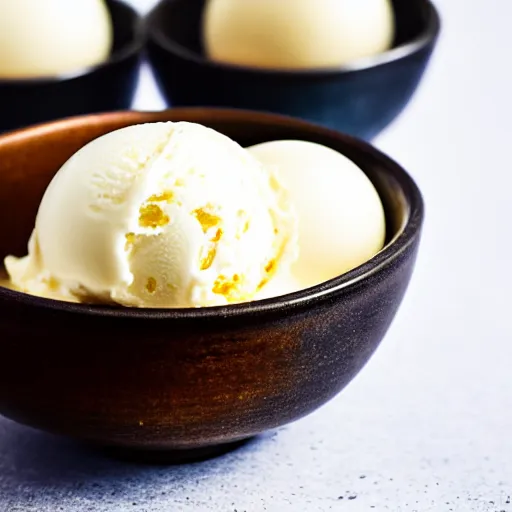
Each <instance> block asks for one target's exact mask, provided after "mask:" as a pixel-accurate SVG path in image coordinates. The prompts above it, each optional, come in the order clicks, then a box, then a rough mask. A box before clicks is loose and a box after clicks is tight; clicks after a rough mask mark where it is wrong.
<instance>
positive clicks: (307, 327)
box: [0, 109, 423, 450]
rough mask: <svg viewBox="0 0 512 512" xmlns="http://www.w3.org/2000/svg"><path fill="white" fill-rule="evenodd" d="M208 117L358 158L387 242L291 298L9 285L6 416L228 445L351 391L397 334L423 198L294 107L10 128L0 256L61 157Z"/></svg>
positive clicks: (22, 242)
mask: <svg viewBox="0 0 512 512" xmlns="http://www.w3.org/2000/svg"><path fill="white" fill-rule="evenodd" d="M162 120H174V121H177V120H185V121H192V122H200V123H202V124H205V125H207V126H210V127H212V128H214V129H217V130H219V131H220V132H222V133H225V134H226V135H228V136H230V137H232V138H234V139H235V140H237V141H238V142H240V143H241V144H242V145H244V146H247V145H252V144H255V143H259V142H264V141H268V140H274V139H291V138H298V139H303V140H310V141H313V142H318V143H321V144H325V145H327V146H329V147H332V148H333V149H335V150H338V151H341V152H343V153H345V154H346V155H347V156H348V157H349V158H352V159H353V160H354V161H355V162H356V163H357V164H358V165H359V166H360V167H361V168H362V169H363V170H364V172H365V173H366V174H367V175H368V176H369V178H370V179H371V180H372V182H373V183H374V184H375V186H376V187H377V190H378V192H379V194H380V196H381V198H382V200H383V203H384V207H385V210H386V216H387V222H388V232H389V240H388V244H387V245H386V247H385V248H384V249H383V250H382V251H381V252H380V253H379V254H378V255H377V256H375V257H374V258H373V259H372V260H370V261H369V262H367V263H365V264H364V265H362V266H360V267H358V268H356V269H354V270H353V271H351V272H348V273H347V274H345V275H343V276H340V277H338V278H336V279H334V280H332V281H329V282H327V283H324V284H323V285H319V286H317V287H314V288H311V289H309V290H304V291H302V292H298V293H295V294H292V295H289V296H285V297H280V298H274V299H269V300H266V301H259V302H252V303H246V304H240V305H232V306H227V307H216V308H198V309H182V310H179V309H168V310H145V309H137V308H122V307H112V306H100V305H85V304H72V303H66V302H60V301H52V300H48V299H41V298H37V297H32V296H29V295H25V294H22V293H18V292H14V291H11V290H7V289H5V288H0V413H2V414H4V415H6V416H8V417H10V418H13V419H14V420H16V421H19V422H22V423H26V424H28V425H32V426H34V427H36V428H40V429H43V430H47V431H50V432H54V433H58V434H62V435H66V436H70V437H74V438H78V439H83V440H88V441H91V442H94V443H97V444H101V445H108V446H121V447H135V448H146V449H148V448H149V449H160V450H164V449H165V450H176V449H180V450H183V449H198V448H204V447H208V446H219V445H223V444H226V443H232V442H235V441H238V440H241V439H245V438H248V437H250V436H253V435H256V434H258V433H261V432H263V431H265V430H268V429H272V428H275V427H278V426H280V425H284V424H286V423H289V422H290V421H294V420H296V419H298V418H300V417H302V416H304V415H306V414H308V413H310V412H312V411H313V410H315V409H316V408H317V407H319V406H321V405H322V404H324V403H325V402H326V401H327V400H329V399H331V398H332V397H333V396H335V395H336V394H337V393H338V392H339V391H341V390H342V389H343V388H344V387H345V386H346V385H347V384H348V383H349V382H350V381H351V380H352V378H353V377H354V376H355V375H356V374H357V373H358V372H359V371H360V370H361V369H362V368H363V366H364V365H365V363H366V362H367V361H368V359H369V358H370V356H371V354H372V353H373V352H374V351H375V349H376V348H377V346H378V345H379V343H380V341H381V340H382V338H383V336H384V334H385V332H386V331H387V329H388V327H389V325H390V323H391V321H392V319H393V317H394V315H395V313H396V311H397V309H398V307H399V305H400V302H401V300H402V297H403V295H404V293H405V291H406V288H407V285H408V283H409V279H410V276H411V273H412V271H413V267H414V262H415V256H416V252H417V249H418V244H419V240H420V233H421V224H422V219H423V205H422V199H421V195H420V193H419V191H418V189H417V188H416V186H415V184H414V182H413V181H412V179H411V178H410V177H409V176H408V175H407V173H406V172H405V171H404V170H403V169H401V168H400V167H399V166H398V165H397V164H396V163H395V162H393V161H392V160H391V159H389V158H388V157H386V156H385V155H383V154H382V153H380V152H379V151H378V150H376V149H375V148H373V147H371V146H369V145H367V144H366V143H364V142H361V141H358V140H356V139H352V138H350V137H348V136H345V135H342V134H339V133H337V132H333V131H329V130H327V129H324V128H320V127H318V126H315V125H311V124H308V123H305V122H302V121H299V120H295V119H291V118H285V117H279V116H274V115H267V114H257V113H251V112H243V111H220V110H212V109H183V110H180V109H174V110H171V111H166V112H159V113H137V112H126V113H114V114H104V115H97V116H88V117H83V118H76V119H71V120H67V121H61V122H56V123H52V124H49V125H46V126H41V127H36V128H31V129H27V130H25V131H20V132H18V133H15V134H11V135H8V136H5V137H0V229H1V230H2V233H3V236H2V237H1V238H0V258H2V259H3V258H4V256H6V255H7V254H18V255H21V254H24V253H25V252H26V247H27V241H28V237H29V235H30V232H31V230H32V227H33V224H34V220H35V215H36V212H37V207H38V204H39V201H40V199H41V197H42V194H43V192H44V190H45V188H46V186H47V185H48V183H49V181H50V180H51V178H52V176H53V175H54V174H55V172H56V171H57V170H58V168H59V167H60V166H61V165H62V164H63V163H64V162H65V160H66V159H67V158H69V157H70V156H71V155H72V154H73V153H74V152H75V151H76V150H77V149H79V148H80V147H82V146H83V145H84V144H85V143H87V142H88V141H90V140H92V139H94V138H96V137H98V136H99V135H101V134H104V133H107V132H109V131H112V130H115V129H117V128H120V127H123V126H127V125H130V124H135V123H141V122H150V121H162Z"/></svg>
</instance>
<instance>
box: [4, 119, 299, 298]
mask: <svg viewBox="0 0 512 512" xmlns="http://www.w3.org/2000/svg"><path fill="white" fill-rule="evenodd" d="M295 223H296V219H295V215H294V211H293V208H292V207H291V206H290V204H289V201H288V198H287V193H286V191H285V189H284V188H283V187H282V186H281V185H280V183H279V181H278V180H277V178H276V177H275V175H274V174H273V173H272V172H269V171H268V170H266V169H264V168H263V166H262V165H261V164H260V163H259V162H258V161H257V159H256V158H254V157H253V156H251V155H250V154H249V153H248V152H247V151H245V150H244V149H243V148H242V147H240V146H239V145H238V144H237V143H235V142H234V141H232V140H231V139H229V138H228V137H225V136H224V135H222V134H220V133H218V132H216V131H214V130H212V129H209V128H206V127H204V126H201V125H198V124H194V123H185V122H179V123H170V122H169V123H151V124H142V125H135V126H130V127H127V128H123V129H120V130H117V131H114V132H111V133H109V134H107V135H104V136H102V137H100V138H98V139H96V140H94V141H92V142H91V143H89V144H87V145H86V146H84V147H83V148H82V149H81V150H79V151H78V152H77V153H76V154H75V155H74V156H72V157H71V158H70V159H69V160H68V161H67V162H66V163H65V164H64V165H63V166H62V168H61V169H60V170H59V171H58V173H57V174H56V175H55V177H54V179H53V180H52V182H51V183H50V185H49V186H48V188H47V190H46V193H45V195H44V197H43V200H42V202H41V205H40V208H39V211H38V215H37V219H36V225H35V229H34V232H33V234H32V238H31V241H30V244H29V254H28V256H26V257H25V258H22V259H17V258H13V257H8V258H7V259H6V268H7V270H8V272H9V274H10V277H11V280H12V281H13V283H14V284H15V285H16V287H17V288H19V289H21V290H23V291H26V292H28V293H33V294H37V295H43V296H49V297H57V298H69V299H70V300H81V301H102V302H113V303H118V304H123V305H126V306H138V307H199V306H214V305H224V304H229V303H236V302H242V301H247V300H251V299H253V298H254V297H255V296H256V295H257V294H258V293H261V292H262V290H263V289H264V288H265V286H266V284H267V283H268V282H269V281H271V280H272V279H273V278H274V277H276V275H278V274H279V273H280V272H286V269H287V268H289V266H290V265H291V263H292V262H293V261H294V259H295V258H296V255H297V252H296V251H297V240H296V234H297V229H296V225H295Z"/></svg>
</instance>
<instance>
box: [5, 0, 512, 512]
mask: <svg viewBox="0 0 512 512" xmlns="http://www.w3.org/2000/svg"><path fill="white" fill-rule="evenodd" d="M133 3H136V4H138V6H139V7H140V8H141V9H144V8H147V7H148V6H149V5H150V4H151V3H152V1H151V0H150V1H145V0H139V1H138V2H135V1H134V2H133ZM437 5H438V6H439V7H440V9H441V13H442V16H443V21H444V27H443V28H444V34H443V36H442V39H441V42H440V46H439V49H438V52H437V54H436V55H435V58H434V60H433V62H432V66H431V68H430V70H429V72H428V75H427V77H426V79H425V81H424V83H423V85H422V87H421V88H420V90H419V92H418V94H417V96H416V97H415V99H414V101H413V103H412V104H411V105H410V107H409V108H408V109H407V111H406V113H405V114H404V115H403V116H402V117H401V118H400V120H399V121H398V122H397V123H395V124H394V125H393V127H392V128H391V129H389V130H388V131H387V132H386V133H385V134H384V135H383V136H381V137H380V139H379V140H378V141H376V144H377V145H378V146H379V147H380V148H382V149H384V151H386V152H387V153H389V154H391V155H392V156H393V157H394V158H396V159H397V160H398V161H400V162H401V163H402V164H403V165H404V166H405V167H406V168H407V169H408V170H409V171H410V172H411V173H412V174H413V175H414V176H415V178H416V179H417V181H418V183H419V185H420V187H421V189H422V191H423V193H424V196H425V200H426V203H427V222H426V226H425V235H424V240H423V246H422V250H421V251H420V257H419V260H418V266H417V271H416V274H415V276H414V278H413V282H412V284H411V287H410V289H409V292H408V295H407V297H406V300H405V302H404V304H403V307H402V308H401V310H400V312H399V314H398V316H397V318H396V321H395V323H394V324H393V326H392V328H391V329H390V331H389V333H388V335H387V337H386V339H385V341H384V342H383V344H382V345H381V347H380V349H379V350H378V351H377V353H376V354H375V356H374V357H373V359H372V360H371V361H370V363H369V364H368V366H367V367H366V368H365V369H364V370H363V371H362V372H361V374H360V375H359V376H358V377H357V378H356V380H355V381H354V382H353V383H352V384H351V385H350V386H349V387H348V388H347V389H346V390H345V391H344V392H343V393H342V394H341V395H339V396H338V397H337V398H336V399H334V400H333V401H331V402H330V403H329V404H327V405H326V406H324V407H323V408H322V409H320V410H319V411H317V412H316V413H314V414H313V415H311V416H309V417H308V418H305V419H303V420H301V421H299V422H297V423H295V424H293V425H290V426H288V427H286V428H284V429H282V430H279V431H278V432H275V433H271V434H268V435H266V436H264V437H262V438H260V439H257V440H255V441H253V442H251V443H250V444H248V445H246V446H244V447H243V448H241V449H239V450H238V451H235V452H232V453H230V454H228V455H225V456H223V457H220V458H217V459H214V460H211V461H208V462H203V463H196V464H189V465H184V466H174V467H162V466H137V465H135V464H130V463H126V462H120V461H115V460H112V459H109V458H108V457H106V456H105V455H103V454H100V453H97V452H93V451H90V450H87V449H85V448H83V447H81V446H78V445H75V444H73V443H71V442H69V441H66V440H62V439H58V438H54V437H51V436H48V435H45V434H42V433H38V432H35V431H32V430H30V429H27V428H24V427H20V426H17V425H15V424H14V423H11V422H10V421H7V420H4V419H0V512H15V511H16V512H18V511H20V512H21V511H23V512H29V511H30V512H32V511H33V512H58V511H60V510H63V511H66V512H68V511H70V512H86V511H88V512H124V511H130V512H175V511H182V510H183V511H189V510H190V511H192V510H193V511H215V512H234V511H238V512H243V511H248V512H249V511H256V512H259V511H265V510H267V511H275V512H285V511H293V512H301V511H306V512H310V511H311V512H313V511H328V510H345V511H366V510H368V511H373V510H375V511H379V510H390V511H393V512H401V511H411V512H412V511H418V512H420V511H421V512H423V511H431V510H432V511H450V510H453V511H474V512H480V511H482V512H483V511H485V512H487V511H492V512H494V511H496V512H500V511H507V512H508V511H512V504H511V498H510V496H511V495H512V442H511V441H510V436H511V433H512V324H511V322H510V295H509V292H508V290H509V289H510V287H511V286H510V285H512V276H511V272H510V253H511V249H512V243H511V237H510V229H511V228H510V226H511V219H512V201H511V199H510V188H511V185H512V170H511V167H510V161H509V158H508V150H509V147H510V144H511V141H512V124H511V122H510V119H511V118H512V99H511V91H512V66H511V64H510V63H511V60H510V55H509V51H508V50H507V48H512V30H510V27H509V24H510V19H512V2H511V1H508V0H487V1H485V2H483V1H477V0H469V1H468V0H438V1H437ZM136 106H137V107H139V108H144V109H152V108H160V107H161V106H162V103H161V99H160V98H159V97H158V95H157V93H156V91H155V88H154V84H153V83H152V81H151V77H150V76H149V74H148V73H147V70H145V71H144V72H143V76H142V81H141V87H140V91H139V95H138V98H137V103H136Z"/></svg>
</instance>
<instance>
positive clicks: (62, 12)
mask: <svg viewBox="0 0 512 512" xmlns="http://www.w3.org/2000/svg"><path fill="white" fill-rule="evenodd" d="M111 25H112V22H111V19H110V15H109V12H108V10H107V7H106V5H105V2H104V0H71V1H70V0H44V1H43V0H5V1H1V2H0V77H1V78H18V79H24V78H33V77H44V76H54V75H60V74H63V73H70V72H73V71H75V70H78V69H81V68H84V67H88V66H93V65H96V64H98V63H100V62H103V61H104V60H106V59H107V57H108V55H109V53H110V50H111V47H112V37H113V36H112V26H111Z"/></svg>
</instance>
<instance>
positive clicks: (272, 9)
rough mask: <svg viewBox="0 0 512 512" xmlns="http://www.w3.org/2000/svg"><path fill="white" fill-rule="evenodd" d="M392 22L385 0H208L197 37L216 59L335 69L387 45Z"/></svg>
mask: <svg viewBox="0 0 512 512" xmlns="http://www.w3.org/2000/svg"><path fill="white" fill-rule="evenodd" d="M394 25H395V21H394V13H393V7H392V4H391V1H390V0H208V2H207V3H206V7H205V11H204V16H203V42H204V47H205V50H206V53H207V55H208V56H209V57H210V58H211V59H213V60H216V61H219V62H226V63H230V64H237V65H243V66H254V67H260V68H273V69H310V68H338V67H340V66H342V65H344V64H347V63H350V62H351V61H354V60H356V59H360V58H364V57H370V56H373V55H376V54H378V53H381V52H384V51H386V50H388V49H389V48H390V47H391V45H392V43H393V38H394V33H395V27H394Z"/></svg>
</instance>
